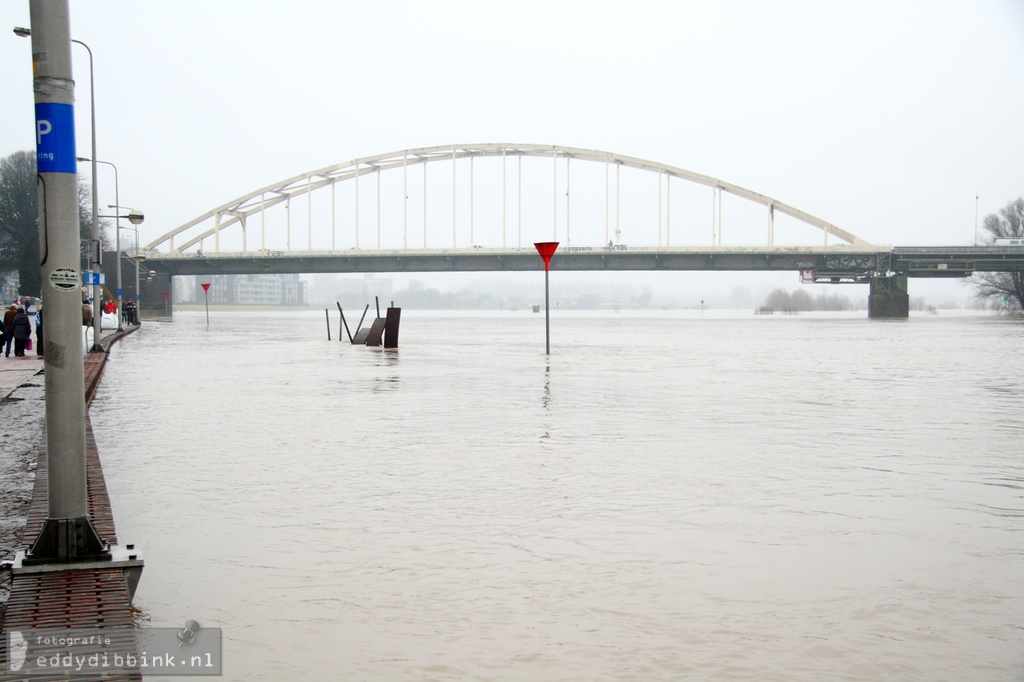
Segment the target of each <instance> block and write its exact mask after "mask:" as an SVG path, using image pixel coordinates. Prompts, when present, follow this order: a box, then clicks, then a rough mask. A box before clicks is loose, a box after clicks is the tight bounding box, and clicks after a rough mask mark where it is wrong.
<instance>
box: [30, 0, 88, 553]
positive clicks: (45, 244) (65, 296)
mask: <svg viewBox="0 0 1024 682" xmlns="http://www.w3.org/2000/svg"><path fill="white" fill-rule="evenodd" d="M29 8H30V14H31V18H32V28H33V32H32V59H33V64H32V68H33V73H34V79H33V88H34V90H35V113H36V152H37V170H38V174H39V182H38V191H39V239H40V270H41V273H40V274H41V275H42V282H43V286H44V287H47V286H48V289H47V293H46V340H45V348H44V360H45V363H46V372H45V385H46V442H47V447H46V457H47V467H48V479H47V519H46V522H45V523H44V524H43V528H42V530H41V531H40V533H39V536H38V537H37V538H36V539H35V541H34V542H33V544H32V547H31V549H30V550H29V551H28V553H27V555H26V557H25V563H52V562H61V563H63V562H69V561H80V560H83V559H89V558H98V557H101V556H105V555H107V554H108V551H107V545H106V543H105V542H104V541H103V540H102V539H101V538H100V537H99V534H98V533H97V532H96V530H95V529H94V528H93V526H92V523H91V521H90V520H89V508H88V500H87V492H86V475H85V393H84V391H83V390H82V387H83V386H84V384H85V370H84V366H83V363H82V361H81V347H82V345H81V344H82V337H81V322H82V317H81V314H82V302H81V298H80V293H81V292H80V289H79V287H80V286H81V279H80V275H79V272H78V270H77V268H78V258H79V256H78V253H79V232H78V175H77V171H78V167H77V164H76V154H75V114H74V111H75V109H74V101H75V82H74V79H73V78H72V73H71V38H70V35H71V29H70V18H69V14H68V2H67V0H31V1H30V3H29ZM90 61H91V60H90ZM95 158H96V156H95V153H94V154H93V159H94V162H93V163H94V164H95ZM93 169H94V175H93V228H94V229H96V226H97V224H98V223H97V222H96V221H97V215H98V214H97V210H96V208H97V207H96V190H95V188H96V178H95V165H93ZM98 243H99V242H98V240H97V241H96V244H97V245H98Z"/></svg>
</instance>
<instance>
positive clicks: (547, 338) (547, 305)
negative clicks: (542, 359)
mask: <svg viewBox="0 0 1024 682" xmlns="http://www.w3.org/2000/svg"><path fill="white" fill-rule="evenodd" d="M548 274H549V273H548V269H547V268H544V354H545V355H551V298H550V296H549V294H548V292H549V291H550V288H549V287H548Z"/></svg>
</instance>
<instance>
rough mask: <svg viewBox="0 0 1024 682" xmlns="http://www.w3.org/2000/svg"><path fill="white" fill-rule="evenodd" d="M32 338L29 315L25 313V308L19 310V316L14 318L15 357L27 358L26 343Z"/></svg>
mask: <svg viewBox="0 0 1024 682" xmlns="http://www.w3.org/2000/svg"><path fill="white" fill-rule="evenodd" d="M31 337H32V323H31V322H29V320H28V315H27V314H26V313H25V309H24V308H18V312H17V314H16V315H15V316H14V355H15V357H19V358H23V357H25V342H26V341H28V340H29V339H30V338H31Z"/></svg>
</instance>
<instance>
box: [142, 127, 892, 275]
mask: <svg viewBox="0 0 1024 682" xmlns="http://www.w3.org/2000/svg"><path fill="white" fill-rule="evenodd" d="M510 157H511V158H512V159H514V160H515V161H516V162H517V163H516V164H515V167H514V168H512V169H511V170H512V172H514V173H515V174H516V176H515V178H514V180H515V183H514V188H513V194H512V196H511V201H510V192H509V184H511V183H510V182H509V175H510V168H509V165H510V164H509V163H508V161H509V158H510ZM530 157H533V158H536V159H538V160H550V161H551V165H550V166H547V169H544V167H543V166H546V165H547V164H543V165H536V164H537V162H531V163H534V164H535V165H534V166H533V169H532V170H531V171H530V173H529V176H528V179H530V178H532V180H531V181H530V184H529V186H527V191H528V193H529V192H530V190H533V194H532V196H529V197H528V201H529V202H531V203H532V204H537V203H539V202H540V203H545V205H547V206H550V210H551V218H550V220H551V222H550V223H548V224H549V225H550V226H551V228H552V231H553V236H554V238H555V239H556V240H558V239H559V238H561V239H562V241H563V243H564V244H565V245H566V246H570V245H571V244H572V243H573V242H572V229H573V227H574V224H573V223H572V222H571V217H572V210H573V209H574V208H575V209H576V210H577V212H580V210H581V202H580V201H578V200H577V202H576V203H575V204H574V203H573V202H572V198H573V197H575V193H576V188H575V187H574V186H573V185H572V183H571V179H572V176H571V170H572V168H573V166H572V165H571V162H573V161H585V162H589V164H590V169H591V170H590V171H589V177H590V180H591V181H592V182H591V183H590V184H591V190H590V191H589V192H588V191H584V192H581V193H582V194H584V200H585V203H586V204H588V205H589V206H588V208H589V212H590V218H589V219H588V220H587V223H588V227H589V231H588V232H587V236H586V237H584V239H587V240H589V241H588V242H587V243H588V244H590V245H596V244H601V245H604V244H608V245H609V246H611V244H612V241H613V240H612V239H611V237H612V235H614V241H615V242H620V240H621V236H622V222H621V219H622V215H621V214H622V206H623V196H622V175H623V174H622V168H627V169H631V172H635V171H641V172H643V173H641V175H643V174H646V176H647V177H650V176H656V178H657V204H656V205H657V221H656V222H657V239H656V242H657V246H658V247H661V246H669V247H671V246H673V244H672V236H673V235H672V224H671V217H672V213H671V209H672V188H673V186H674V185H676V184H678V183H679V181H684V183H685V186H686V187H691V188H693V187H698V188H700V187H703V188H706V189H710V190H711V191H710V218H711V220H710V230H709V231H708V232H709V233H710V245H711V246H712V247H716V248H718V247H722V248H724V249H728V245H723V231H724V230H723V221H722V209H723V206H722V198H723V195H731V196H732V197H738V198H739V199H741V200H745V202H747V203H748V204H753V205H754V206H756V205H760V206H762V207H764V208H765V209H766V210H765V213H766V222H765V228H764V229H765V232H764V238H763V241H762V242H760V243H761V244H763V245H767V246H768V247H774V246H776V237H775V216H776V214H782V215H784V216H787V217H788V218H789V219H793V220H795V221H797V222H798V223H802V224H803V225H804V226H809V227H810V228H813V229H816V230H818V231H820V233H821V237H822V240H823V243H824V245H825V246H826V247H827V246H828V245H829V240H830V239H833V240H837V241H836V243H846V244H849V245H852V246H857V247H863V248H870V247H872V246H873V245H872V244H871V243H870V242H868V241H866V240H864V239H861V238H860V237H857V236H856V235H853V234H851V233H849V232H847V231H845V230H842V229H840V228H839V227H837V226H835V225H833V224H831V223H829V222H827V221H825V220H822V219H821V218H818V217H815V216H813V215H810V214H809V213H806V212H804V211H801V210H799V209H797V208H794V207H793V206H790V205H788V204H785V203H783V202H781V201H778V200H776V199H773V198H771V197H768V196H765V195H763V194H759V193H757V192H754V191H751V190H748V189H745V188H743V187H740V186H738V185H735V184H732V183H730V182H726V181H724V180H720V179H718V178H714V177H711V176H708V175H702V174H700V173H695V172H693V171H688V170H685V169H683V168H679V167H676V166H671V165H668V164H664V163H659V162H655V161H648V160H645V159H640V158H635V157H631V156H624V155H622V154H616V153H613V152H605V151H597V150H590V149H579V148H574V147H562V146H557V145H534V144H511V143H496V144H472V145H446V146H438V147H423V148H420V149H408V150H403V151H398V152H389V153H386V154H379V155H376V156H367V157H363V158H359V159H354V160H351V161H346V162H344V163H339V164H336V165H333V166H328V167H325V168H320V169H317V170H313V171H309V172H307V173H303V174H301V175H297V176H295V177H292V178H288V179H287V180H283V181H281V182H278V183H274V184H272V185H267V186H266V187H261V188H259V189H257V190H255V191H253V192H250V193H249V194H246V195H244V196H242V197H239V198H237V199H234V200H232V201H229V202H227V203H225V204H223V205H221V206H218V207H216V208H214V209H212V210H210V211H208V212H206V213H204V214H202V215H200V216H198V217H196V218H194V219H192V220H190V221H188V222H187V223H185V224H183V225H181V226H179V227H176V228H174V229H172V230H170V231H168V232H166V233H165V234H163V235H161V236H160V237H158V238H156V239H155V240H153V241H152V242H150V243H149V244H147V245H145V247H144V249H145V251H146V252H148V253H151V254H153V255H157V254H160V255H161V256H163V257H171V258H173V257H175V256H190V255H203V254H204V252H209V250H210V249H209V247H210V245H211V243H212V247H213V253H221V252H222V251H230V252H232V253H245V254H251V255H253V256H259V255H265V256H271V255H273V256H279V255H281V254H282V253H283V252H313V251H320V252H323V251H328V252H334V251H337V250H339V249H346V250H347V249H353V248H356V249H358V248H360V232H361V230H362V231H363V232H365V231H366V229H367V227H366V222H365V217H364V223H363V226H362V227H361V226H360V197H361V195H362V198H363V205H364V208H363V212H364V213H371V212H372V213H373V214H374V216H373V217H375V218H376V225H375V229H376V248H377V249H380V248H381V244H382V235H384V238H385V239H388V240H390V241H391V242H392V243H394V242H395V241H396V240H397V232H398V228H397V227H396V226H395V223H396V222H397V218H389V220H388V229H387V232H384V230H383V222H384V221H383V220H382V216H383V214H384V210H383V206H385V204H384V202H383V199H382V181H381V176H382V174H386V176H387V177H388V178H389V180H388V187H389V190H388V193H389V194H390V195H395V194H397V198H398V200H399V201H400V202H401V215H402V218H401V243H400V246H398V247H397V248H400V249H415V248H419V247H422V248H423V249H426V248H428V244H429V247H433V248H437V247H439V246H444V247H447V246H449V245H450V246H451V247H459V246H460V243H459V240H460V234H459V230H458V227H459V225H458V217H459V216H460V215H461V216H462V220H463V223H464V224H463V230H462V239H463V240H464V241H463V242H462V244H461V246H465V247H473V246H479V245H478V244H477V243H476V241H477V238H476V235H477V234H479V232H477V231H476V229H475V227H476V212H477V211H476V207H475V200H476V196H477V194H478V193H479V191H478V190H476V189H475V186H476V184H477V182H479V180H478V178H477V176H478V174H479V173H478V171H477V170H476V169H475V167H474V162H475V160H476V159H492V160H500V167H501V193H500V197H501V198H500V202H499V201H497V200H494V201H493V202H492V203H500V204H501V244H500V245H501V246H502V247H505V246H507V244H506V242H507V240H508V236H509V235H508V232H509V225H508V222H509V220H508V219H509V217H510V214H512V210H511V209H510V207H509V204H510V203H515V204H516V207H515V212H514V217H515V219H516V225H515V228H516V230H517V232H516V234H517V243H518V246H522V245H523V244H522V231H523V225H522V223H523V214H524V204H523V196H524V181H523V159H524V158H530ZM446 163H447V164H448V165H450V167H451V175H450V189H451V203H450V204H449V207H450V218H451V241H450V243H449V242H448V238H447V235H445V236H438V234H439V230H444V232H447V224H446V223H447V217H448V216H444V215H443V214H444V213H446V212H447V209H448V207H442V208H439V202H438V199H437V196H436V195H437V194H439V193H438V190H437V188H436V187H434V194H435V196H434V197H433V204H428V196H429V195H428V191H429V190H430V189H431V187H430V186H429V185H428V171H427V169H428V166H430V165H432V167H433V168H436V169H438V170H441V171H442V172H443V164H446ZM485 163H490V164H492V171H493V165H494V164H496V161H488V162H485ZM595 164H596V165H597V166H596V168H597V173H596V175H597V178H598V179H597V184H598V188H597V190H596V191H595V190H594V189H593V184H594V182H593V180H594V176H595V172H594V166H595ZM602 164H603V166H604V169H603V170H604V173H603V175H604V178H603V185H604V187H603V193H602V192H601V189H600V165H602ZM417 165H422V171H421V173H420V174H421V175H422V178H416V177H413V178H412V179H413V184H412V186H411V185H410V173H409V168H410V167H415V166H417ZM467 165H468V169H467V168H466V166H467ZM483 165H484V164H483V163H482V164H481V166H483ZM613 167H614V172H613V171H612V168H613ZM460 169H461V171H462V181H461V183H460V181H459V171H460ZM467 171H468V182H467V181H466V175H467ZM577 173H580V171H577ZM445 175H446V173H445ZM543 175H547V176H548V178H550V179H551V181H552V184H551V189H550V190H547V191H550V194H548V195H547V196H548V197H550V199H547V198H545V199H543V200H538V199H537V191H536V187H537V186H538V185H539V184H544V183H546V182H547V178H541V179H539V176H543ZM366 176H375V178H373V179H374V180H375V184H376V197H375V199H376V206H375V208H374V206H373V199H374V196H373V188H372V185H371V187H370V188H369V191H368V190H367V187H366V184H367V183H366V180H365V178H366ZM399 176H400V180H401V186H400V189H399V188H398V179H399ZM430 177H432V178H433V183H434V185H438V184H440V185H442V188H441V191H440V194H441V195H442V200H443V201H444V202H445V203H447V189H448V187H447V186H446V185H447V183H448V182H449V178H445V177H444V175H441V174H439V173H438V172H437V171H435V173H434V175H433V176H430ZM361 178H364V180H363V185H364V187H363V190H362V191H360V189H359V184H360V179H361ZM438 178H441V181H440V182H438ZM420 181H421V182H422V241H420V240H419V234H418V233H419V231H420V226H419V225H417V226H416V228H415V232H416V233H417V234H415V235H414V237H415V239H413V241H414V242H418V243H414V244H410V235H411V231H410V222H409V207H410V192H416V191H419V190H420V187H419V186H418V185H419V182H420ZM342 183H348V186H351V188H352V191H351V193H350V194H349V195H348V196H347V198H346V197H344V196H343V197H342V199H341V202H340V203H342V204H344V203H345V202H346V201H347V202H348V203H349V204H350V205H349V206H348V207H344V206H343V208H342V210H343V211H344V213H345V215H346V216H347V217H345V218H344V221H343V222H347V223H348V224H347V225H342V228H341V233H342V234H341V236H342V242H341V245H340V246H339V240H338V236H339V235H338V233H339V229H338V214H339V211H338V204H339V201H338V198H339V197H338V193H337V192H336V189H337V186H338V185H339V184H342ZM492 184H493V185H496V181H493V179H492ZM634 186H635V185H634ZM413 187H415V189H413ZM706 189H703V190H701V191H706ZM317 190H326V191H324V192H321V193H319V194H317V195H316V196H317V197H318V198H319V197H321V196H324V197H328V198H326V199H323V200H320V201H319V203H318V204H315V202H314V192H317ZM460 190H461V194H460ZM547 191H543V190H542V191H541V193H542V194H545V193H546V192H547ZM684 191H685V190H684ZM399 192H400V193H399ZM563 192H564V199H565V204H564V212H563V213H562V215H559V214H560V211H559V204H560V203H561V198H562V193H563ZM677 192H679V190H677ZM601 194H603V196H600V195H601ZM652 194H653V192H652ZM328 195H329V196H328ZM367 195H369V196H367ZM595 195H596V196H595ZM460 196H461V199H462V202H463V207H462V208H461V209H460V205H459V199H460ZM677 196H678V195H677ZM403 197H404V201H403V200H402V199H403ZM300 198H304V199H305V201H303V202H301V203H300V208H301V204H302V203H304V204H305V207H306V212H305V214H306V215H305V217H306V225H305V228H306V229H305V231H306V244H305V248H300V247H301V245H299V244H298V243H297V244H296V246H295V247H294V248H293V244H292V242H293V235H294V236H295V237H296V241H298V237H299V236H301V231H300V230H301V227H299V225H298V224H296V225H295V226H294V229H293V213H294V212H295V211H293V208H292V203H293V201H295V200H296V199H300ZM651 198H653V197H651ZM367 199H369V200H370V201H369V203H370V210H367V208H366V204H367V203H368V202H367ZM467 199H468V211H467V210H466V208H465V204H466V202H467ZM548 201H550V203H549V204H548V203H546V202H548ZM677 201H678V200H677ZM703 201H706V199H705V200H703ZM388 202H389V203H388V204H387V205H388V206H389V207H391V210H392V213H397V211H394V210H393V200H392V199H390V198H389V199H388ZM595 204H596V206H595ZM693 204H694V201H688V202H686V205H689V206H691V207H692V205H693ZM602 208H603V213H604V240H603V241H601V240H598V239H597V238H596V235H597V234H598V233H599V231H598V230H595V229H594V228H595V226H594V223H595V222H599V221H600V218H599V217H598V218H596V219H595V218H594V215H599V213H600V212H601V210H602ZM647 208H648V209H650V206H649V205H648V207H647ZM703 208H704V210H705V211H706V209H707V204H706V203H705V204H703ZM282 209H283V210H282ZM613 210H614V213H613ZM678 211H679V209H678V205H677V212H678ZM648 212H649V213H651V214H652V217H651V218H650V219H647V220H645V221H640V222H648V223H649V222H654V221H653V211H648ZM492 213H493V211H492ZM314 216H316V217H314ZM439 216H441V218H439ZM705 218H706V213H705ZM546 220H547V219H545V220H544V221H540V222H544V223H546ZM466 222H468V231H467V229H466V227H467V226H466V225H465V223H466ZM537 222H538V221H536V220H534V221H531V224H530V225H529V229H530V230H531V232H532V233H533V234H534V235H536V233H537V232H538V227H537V224H536V223H537ZM633 222H634V223H635V222H637V221H635V220H634V221H633ZM326 223H329V227H330V229H329V235H330V239H329V242H330V243H329V246H328V245H327V235H326V233H327V231H328V230H327V226H326V225H325V224H326ZM428 223H431V224H432V225H433V232H432V233H429V234H428ZM314 224H315V225H316V229H315V231H314ZM438 225H440V226H441V227H438ZM372 227H373V226H372V225H371V228H372ZM491 227H492V228H493V225H492V226H491ZM576 227H577V233H579V232H580V231H582V230H581V228H580V227H579V226H578V225H577V226H576ZM634 227H635V225H634V226H631V229H633V228H634ZM346 228H347V229H346ZM613 228H614V229H613ZM254 229H257V230H258V233H257V234H256V235H253V234H251V233H252V232H253V231H254ZM268 230H269V232H270V235H271V241H268ZM703 230H704V228H702V229H701V232H702V234H704V235H707V234H708V232H704V231H703ZM544 231H545V233H546V228H545V229H544ZM282 232H283V233H284V234H285V242H284V244H283V251H282V250H281V248H279V247H280V246H282V245H281V244H280V236H281V233H282ZM495 232H496V230H493V229H492V232H491V234H492V237H493V235H494V233H495ZM560 232H561V234H560ZM690 232H693V230H692V229H691V230H690ZM653 233H654V231H653V229H651V230H649V231H648V232H647V233H645V235H644V238H646V239H648V240H649V241H647V242H646V243H647V244H653V243H654V242H655V239H654V236H653ZM677 234H678V233H677ZM314 235H315V238H314ZM544 236H545V237H546V234H545V235H544ZM634 236H635V233H634ZM691 237H692V235H691ZM578 239H579V238H578ZM677 239H678V237H677ZM274 240H276V241H277V242H278V246H274V247H273V249H274V250H273V251H271V249H270V248H268V247H269V246H270V245H271V243H272V242H273V241H274ZM316 240H319V241H320V243H321V245H320V246H318V247H317V248H316V249H314V242H315V241H316ZM430 240H433V244H430V243H429V241H430ZM529 241H531V242H532V241H533V240H532V239H530V240H529ZM703 243H704V244H705V245H707V244H708V242H707V241H704V242H703ZM257 244H258V246H257ZM226 246H230V247H231V248H228V249H225V248H224V247H226ZM747 246H749V242H748V243H747ZM371 248H373V247H371Z"/></svg>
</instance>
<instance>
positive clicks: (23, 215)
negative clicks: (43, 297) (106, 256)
mask: <svg viewBox="0 0 1024 682" xmlns="http://www.w3.org/2000/svg"><path fill="white" fill-rule="evenodd" d="M78 217H79V232H80V235H79V236H80V238H81V241H80V243H81V244H82V248H81V251H82V258H83V262H86V258H87V256H88V253H89V240H90V236H91V234H92V195H91V192H90V187H89V185H88V183H85V182H79V184H78ZM100 241H101V242H102V243H103V244H104V245H105V246H106V247H107V248H110V247H109V244H110V237H109V230H108V221H102V220H101V221H100ZM83 269H84V268H83ZM0 270H16V271H17V272H18V280H19V284H18V286H19V287H20V289H19V291H18V293H19V294H28V295H32V296H39V295H40V294H41V293H42V282H41V281H40V278H41V276H42V275H41V273H40V269H39V197H38V190H37V189H36V155H35V152H30V151H24V152H14V153H13V154H11V155H10V156H7V157H6V158H3V159H0Z"/></svg>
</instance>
